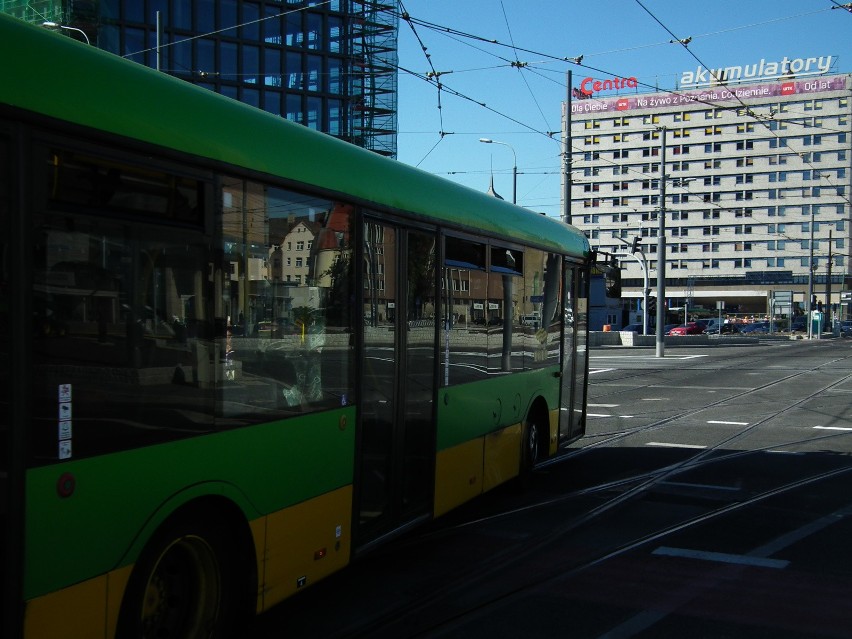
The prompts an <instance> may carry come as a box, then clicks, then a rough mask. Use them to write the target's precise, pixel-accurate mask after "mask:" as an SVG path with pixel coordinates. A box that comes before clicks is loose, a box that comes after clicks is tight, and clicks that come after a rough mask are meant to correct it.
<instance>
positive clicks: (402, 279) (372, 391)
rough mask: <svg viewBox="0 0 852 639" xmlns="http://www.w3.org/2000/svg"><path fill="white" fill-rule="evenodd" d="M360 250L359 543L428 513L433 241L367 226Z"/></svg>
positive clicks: (432, 430) (431, 473) (432, 458)
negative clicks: (361, 344)
mask: <svg viewBox="0 0 852 639" xmlns="http://www.w3.org/2000/svg"><path fill="white" fill-rule="evenodd" d="M362 249H363V263H362V272H363V281H364V286H363V289H362V291H363V293H362V295H363V297H362V308H363V316H364V320H363V326H364V329H363V351H362V360H361V403H360V407H361V411H360V440H359V456H358V464H357V466H358V470H357V471H356V472H357V473H358V479H357V480H356V481H357V489H356V509H357V513H356V516H357V524H356V525H357V533H358V536H357V542H358V544H359V545H361V546H363V545H364V544H368V543H370V542H372V541H375V540H377V539H379V538H380V537H382V536H384V535H387V534H389V533H391V532H393V531H396V530H399V529H401V528H403V527H405V526H406V525H407V524H411V523H414V522H416V521H419V520H420V519H423V518H426V517H429V516H430V515H431V513H432V501H433V486H434V472H435V470H434V469H435V415H434V410H435V407H434V396H435V347H436V331H435V299H436V296H435V290H436V279H435V249H436V235H435V233H428V232H424V231H420V230H414V229H406V228H400V227H396V226H392V225H389V224H386V223H384V222H378V221H374V220H367V221H365V223H364V226H363V240H362Z"/></svg>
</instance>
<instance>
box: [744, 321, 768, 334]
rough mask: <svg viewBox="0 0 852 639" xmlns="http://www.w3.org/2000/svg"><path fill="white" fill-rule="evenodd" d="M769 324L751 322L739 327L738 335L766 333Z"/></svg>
mask: <svg viewBox="0 0 852 639" xmlns="http://www.w3.org/2000/svg"><path fill="white" fill-rule="evenodd" d="M768 332H769V322H752V323H751V324H743V325H742V326H740V333H768Z"/></svg>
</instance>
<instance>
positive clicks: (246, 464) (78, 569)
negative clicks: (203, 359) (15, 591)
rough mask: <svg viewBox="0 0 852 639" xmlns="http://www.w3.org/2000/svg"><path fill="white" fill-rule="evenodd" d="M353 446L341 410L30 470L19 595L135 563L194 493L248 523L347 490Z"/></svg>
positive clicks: (351, 423) (350, 414)
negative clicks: (65, 487)
mask: <svg viewBox="0 0 852 639" xmlns="http://www.w3.org/2000/svg"><path fill="white" fill-rule="evenodd" d="M354 445H355V409H354V407H349V408H345V409H340V410H335V411H328V412H324V413H316V414H312V415H308V416H305V417H298V418H293V419H290V420H287V421H282V422H276V423H271V424H265V425H262V426H253V427H251V428H242V429H236V430H229V431H225V432H221V433H217V434H214V435H209V436H206V437H194V438H191V439H185V440H181V441H178V442H174V443H171V444H163V445H159V446H151V447H148V448H141V449H137V450H131V451H127V452H122V453H116V454H114V455H107V456H102V457H94V458H90V459H84V460H80V461H72V462H67V463H61V464H56V465H54V466H46V467H42V468H37V469H33V470H30V471H29V473H28V476H27V504H28V511H27V517H26V526H27V551H26V574H27V578H26V583H25V587H24V597H25V598H26V599H31V598H33V597H37V596H39V595H43V594H45V593H48V592H51V591H53V590H57V589H59V588H62V587H64V586H67V585H68V584H69V583H76V582H79V581H82V580H84V579H87V578H90V577H94V576H96V575H100V574H103V573H105V572H107V571H109V570H112V569H114V568H116V567H119V566H123V565H127V564H130V563H133V562H134V561H135V558H136V555H138V553H139V551H140V550H141V544H142V543H144V542H145V541H147V538H148V536H149V535H150V532H151V531H153V530H154V529H155V528H156V526H157V525H158V524H159V523H161V521H162V520H163V519H164V518H165V516H167V515H168V514H169V513H170V512H172V511H173V510H174V509H175V508H177V507H178V506H180V505H181V504H182V503H184V502H186V501H188V500H190V499H192V498H193V497H198V496H202V495H207V494H220V495H222V496H225V497H227V498H229V499H230V500H231V501H233V502H234V503H235V504H237V506H238V507H239V508H240V509H241V510H242V511H243V513H245V516H246V519H248V520H249V521H250V520H252V519H255V518H257V517H259V516H262V515H266V514H269V513H272V512H275V511H277V510H280V509H282V508H285V507H287V506H291V505H293V504H297V503H300V502H303V501H306V500H307V499H310V498H311V497H315V496H317V495H321V494H324V493H327V492H329V491H332V490H334V489H336V488H340V487H341V486H345V485H348V484H351V483H352V473H353V459H354ZM69 474H70V475H71V476H73V481H74V490H73V494H71V496H69V497H61V496H60V495H59V492H58V489H59V488H60V486H59V484H60V482H61V481H63V480H67V478H68V475H69Z"/></svg>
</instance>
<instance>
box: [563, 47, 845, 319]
mask: <svg viewBox="0 0 852 639" xmlns="http://www.w3.org/2000/svg"><path fill="white" fill-rule="evenodd" d="M817 60H819V61H820V64H821V65H822V62H823V59H822V58H806V59H796V60H788V59H787V58H785V59H784V61H780V62H777V63H776V62H769V63H767V62H766V61H765V60H763V61H761V62H760V63H759V64H755V65H746V66H745V67H731V68H729V69H725V70H719V72H718V73H716V77H721V78H722V80H724V83H720V82H719V81H718V80H713V74H708V73H707V72H706V71H705V72H704V73H705V74H706V75H705V76H704V77H702V74H701V70H699V71H698V72H695V73H690V74H684V79H683V81H682V83H683V84H686V83H687V82H691V83H692V84H693V86H692V87H690V88H687V87H685V86H682V88H681V89H680V90H676V91H665V92H663V91H657V92H653V93H639V92H638V91H637V84H638V83H637V81H636V79H635V78H618V79H614V80H596V79H592V78H589V79H586V80H583V81H582V83H581V84H580V87H579V88H578V89H575V90H574V91H573V98H574V99H572V102H571V106H572V108H571V129H570V132H571V146H572V153H571V169H572V173H571V180H570V181H571V183H570V198H571V217H572V222H573V223H574V224H576V225H577V226H579V227H580V228H581V229H582V230H583V231H584V232H585V233H586V235H587V236H588V237H589V239H590V242H591V244H592V246H593V248H596V249H598V250H601V251H606V252H609V253H615V254H619V255H621V256H624V255H626V254H628V253H630V248H631V247H630V245H632V243H633V238H635V237H639V238H641V240H640V243H639V247H641V249H642V251H643V253H644V255H645V257H646V260H647V264H648V266H649V272H650V277H651V291H652V295H653V294H654V290H655V283H656V272H657V271H656V269H657V264H658V261H659V259H660V255H659V254H658V246H657V245H658V235H659V230H660V219H659V216H660V214H661V212H662V213H664V237H665V272H666V298H667V300H669V305H670V306H673V305H675V306H680V305H682V304H683V303H684V302H687V303H689V304H690V306H697V305H702V306H704V307H705V308H710V309H715V308H716V303H717V302H720V301H724V302H726V308H727V309H732V308H733V309H739V310H740V311H741V312H748V313H761V314H762V313H766V312H771V311H773V309H772V308H771V306H772V302H771V300H773V299H775V298H776V297H778V298H779V299H782V300H783V299H785V298H789V293H792V298H793V301H794V305H793V308H792V309H790V310H791V311H795V309H796V308H799V309H805V308H807V303H806V301H807V295H808V291H809V290H812V291H813V294H814V296H815V297H816V299H817V300H818V301H819V302H830V303H834V304H837V303H839V302H840V300H841V291H846V290H849V289H850V286H852V283H850V275H849V272H850V255H852V252H851V251H850V244H852V224H850V222H852V220H850V216H852V206H850V196H852V186H851V185H850V176H852V168H850V160H852V132H850V121H852V107H850V103H851V101H850V97H852V96H850V89H852V76H849V75H826V74H825V73H824V71H825V69H823V71H822V72H821V73H818V67H817ZM770 65H774V67H771V66H770ZM823 66H825V65H823ZM806 67H808V68H806ZM772 71H775V72H776V75H775V77H766V79H762V76H770V75H772ZM809 72H812V73H809ZM706 77H709V78H710V80H712V83H711V82H707V85H706V86H703V87H702V86H700V83H701V81H703V80H705V78H706ZM744 77H749V78H751V79H752V81H750V82H747V83H743V82H739V81H740V80H742V79H743V78H744ZM614 88H618V89H619V92H620V95H615V96H613V95H609V96H606V97H598V96H597V94H596V92H598V91H601V90H605V89H614ZM625 243H626V244H627V246H625ZM637 255H638V253H637ZM621 265H622V274H623V284H624V297H625V298H633V301H634V302H635V301H636V300H637V299H640V298H641V296H642V287H643V276H642V270H641V265H640V261H639V260H635V259H632V258H630V257H623V259H621ZM811 268H812V269H813V270H812V271H811V270H810V269H811ZM632 307H633V309H634V310H635V308H636V306H635V304H634V305H632ZM626 308H627V305H626ZM774 311H775V313H779V311H780V312H782V313H783V314H786V313H787V312H789V311H787V309H786V308H784V307H783V306H782V305H779V306H778V307H776V308H775V309H774Z"/></svg>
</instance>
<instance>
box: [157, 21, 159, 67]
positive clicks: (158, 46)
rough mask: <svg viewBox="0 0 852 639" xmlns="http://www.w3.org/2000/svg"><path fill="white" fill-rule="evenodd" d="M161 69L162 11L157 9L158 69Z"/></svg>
mask: <svg viewBox="0 0 852 639" xmlns="http://www.w3.org/2000/svg"><path fill="white" fill-rule="evenodd" d="M159 70H160V12H159V11H157V71H159Z"/></svg>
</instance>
